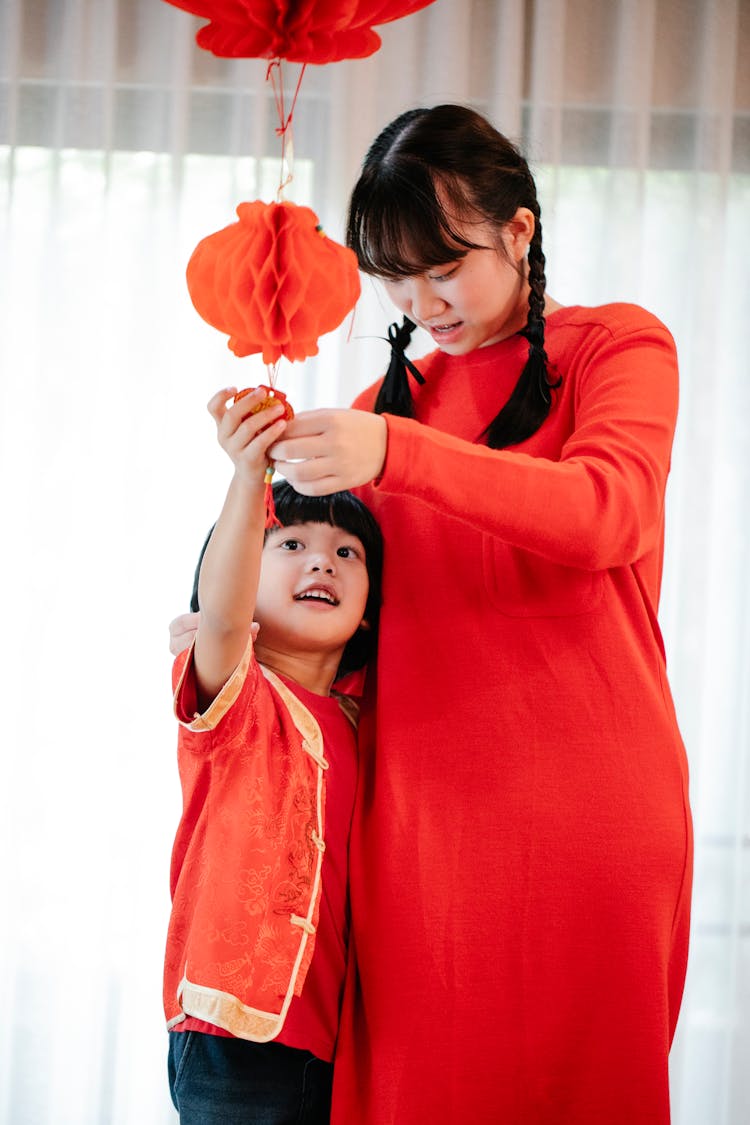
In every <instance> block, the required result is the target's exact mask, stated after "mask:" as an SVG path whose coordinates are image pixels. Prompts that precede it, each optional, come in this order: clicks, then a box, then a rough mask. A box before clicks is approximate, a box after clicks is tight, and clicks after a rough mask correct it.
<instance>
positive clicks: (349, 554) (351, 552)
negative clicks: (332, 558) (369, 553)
mask: <svg viewBox="0 0 750 1125" xmlns="http://www.w3.org/2000/svg"><path fill="white" fill-rule="evenodd" d="M336 554H337V555H338V556H339V558H340V559H356V558H359V553H358V551H357V549H356V547H338V548H337V549H336Z"/></svg>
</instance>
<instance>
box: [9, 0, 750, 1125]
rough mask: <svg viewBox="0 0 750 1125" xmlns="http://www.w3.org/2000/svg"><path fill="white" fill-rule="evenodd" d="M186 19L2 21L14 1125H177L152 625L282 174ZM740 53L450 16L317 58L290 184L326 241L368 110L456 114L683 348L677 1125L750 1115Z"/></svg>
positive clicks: (442, 4)
mask: <svg viewBox="0 0 750 1125" xmlns="http://www.w3.org/2000/svg"><path fill="white" fill-rule="evenodd" d="M198 25H199V22H198V21H194V20H192V19H191V18H190V17H189V16H188V15H186V14H185V13H184V12H180V11H178V10H177V9H175V8H172V7H170V6H168V5H167V4H164V3H161V0H23V2H22V0H3V4H2V5H0V216H1V218H0V373H1V374H0V408H1V411H0V426H1V429H0V434H1V436H2V445H1V448H0V490H1V493H2V529H3V550H2V555H1V557H2V587H1V588H2V592H3V599H4V605H3V615H2V619H3V629H2V683H3V687H4V693H3V694H4V699H3V721H2V743H3V759H2V761H3V777H2V785H1V786H0V833H2V844H3V846H2V861H1V864H2V866H1V868H0V880H1V881H0V896H1V901H2V904H3V906H2V911H0V938H1V940H2V952H1V954H0V1010H1V1011H2V1013H3V1019H2V1021H0V1123H2V1125H5V1123H7V1125H26V1123H28V1125H32V1123H33V1125H36V1123H44V1125H63V1123H64V1125H68V1123H70V1125H105V1123H106V1125H109V1123H113V1125H133V1123H135V1122H137V1123H138V1125H159V1123H164V1125H166V1123H167V1122H171V1121H173V1120H174V1114H173V1112H172V1109H171V1106H170V1103H169V1099H168V1095H167V1092H166V1082H165V1075H164V1055H165V1049H166V1043H165V1038H166V1037H165V1034H164V1031H163V1028H162V1017H161V1009H160V974H161V959H162V946H163V938H164V931H165V926H166V919H167V914H168V896H167V871H168V861H169V849H170V845H171V838H172V834H173V831H174V828H175V825H176V821H177V817H178V814H179V795H178V787H177V776H176V769H175V763H174V742H175V737H174V729H173V723H172V720H171V716H170V701H169V694H170V693H169V670H170V658H169V655H168V651H167V636H166V625H167V622H168V621H169V619H170V618H171V617H172V616H173V615H174V614H175V613H177V612H179V611H181V610H182V609H184V608H185V606H186V601H187V596H188V590H189V586H190V581H191V577H192V569H193V565H194V561H195V556H196V555H197V552H198V549H199V546H200V543H201V541H202V538H203V534H204V532H205V530H206V529H207V527H208V526H209V524H210V522H211V520H212V519H213V517H214V514H215V511H216V507H217V504H218V502H219V500H220V497H221V495H222V494H223V489H224V487H225V484H226V480H227V472H226V467H225V465H224V462H223V457H222V455H221V453H220V451H219V450H218V448H217V447H216V446H215V442H214V437H213V427H212V424H211V422H210V419H209V418H208V416H207V415H206V414H205V412H204V404H205V402H206V400H207V399H208V398H209V396H210V394H211V393H212V392H213V391H214V390H215V389H216V388H217V387H219V386H222V385H227V384H230V383H240V384H242V383H250V382H252V381H257V378H258V376H259V375H260V374H261V373H262V372H263V369H262V367H261V366H260V365H259V363H258V361H257V360H254V359H247V360H242V361H238V360H237V359H235V358H234V357H233V356H232V355H231V354H230V353H229V352H228V350H227V348H226V346H225V342H224V337H223V336H221V335H220V334H219V333H217V332H215V331H214V330H213V329H211V328H209V327H208V326H207V325H205V324H204V323H203V322H202V321H201V320H200V318H199V317H198V316H197V314H196V313H195V312H194V311H193V309H192V306H191V305H190V302H189V298H188V295H187V290H186V288H185V284H184V267H185V263H186V261H187V257H188V256H189V253H190V252H191V250H192V248H193V247H194V245H195V244H196V242H197V241H198V240H199V239H200V238H202V237H203V236H204V235H205V234H207V233H210V232H211V231H213V230H216V229H218V227H220V226H223V225H225V224H226V223H228V222H230V221H232V220H233V218H234V208H235V206H236V205H237V203H238V202H240V201H241V200H242V199H248V198H254V197H256V196H257V195H265V196H266V197H270V196H271V195H272V194H273V190H274V188H275V184H276V182H277V178H278V165H277V158H278V155H279V142H278V138H276V136H275V135H274V126H275V124H276V117H275V110H274V106H273V100H272V98H271V96H270V91H269V90H268V88H267V85H266V83H265V81H264V79H265V66H264V64H263V63H262V62H260V61H258V60H240V61H235V62H231V61H221V60H215V59H213V58H211V57H210V56H208V55H206V54H205V53H204V52H201V51H199V50H198V49H197V48H196V47H195V45H194V41H193V34H194V31H195V28H196V27H197V26H198ZM749 45H750V5H749V4H748V2H747V0H713V2H710V0H619V2H613V3H611V4H602V3H599V2H598V0H536V2H531V0H526V2H524V0H466V2H463V0H462V2H458V0H436V3H435V4H433V5H432V6H431V7H430V8H428V9H426V10H425V11H423V12H421V13H419V14H417V15H415V16H412V17H409V18H408V19H405V20H403V21H400V22H399V23H397V24H393V25H391V26H389V27H387V28H385V29H383V47H382V49H381V50H380V51H379V52H378V54H376V55H375V56H373V57H372V58H371V59H369V60H361V61H356V62H354V61H352V62H346V63H341V64H338V65H335V66H329V67H323V68H315V67H312V68H309V69H308V71H307V73H306V74H305V77H304V80H303V84H302V92H301V94H300V99H299V103H298V110H297V113H296V116H295V153H296V160H295V181H294V189H293V197H294V198H296V199H298V200H299V201H302V202H308V203H310V204H311V205H312V206H313V207H314V208H315V209H316V211H317V212H318V214H319V215H320V216H321V219H322V221H323V222H324V224H325V226H326V228H327V230H328V232H329V233H330V234H332V235H333V236H335V237H340V236H341V232H342V222H343V214H344V208H345V202H346V197H347V193H348V190H349V188H350V186H351V184H352V183H353V180H354V178H355V175H356V171H357V168H358V165H359V163H360V161H361V158H362V155H363V153H364V150H365V148H366V146H367V144H368V143H369V141H370V140H371V139H372V138H373V137H374V135H375V133H376V132H377V131H378V129H379V128H380V127H381V126H382V125H383V124H385V123H386V121H387V120H389V119H390V118H391V117H392V116H393V115H394V114H396V113H397V112H399V111H400V110H402V109H405V108H408V107H409V106H410V105H412V104H418V103H421V104H432V103H435V102H437V101H441V100H450V101H465V102H466V101H467V102H471V103H472V104H475V105H476V106H477V107H478V108H480V109H482V110H484V111H486V112H487V113H488V114H489V115H490V116H491V117H492V118H493V120H494V121H495V122H496V123H497V124H498V126H499V127H500V128H501V129H503V130H504V131H505V132H507V133H509V134H510V135H512V136H514V137H517V138H518V139H520V140H521V141H522V143H523V145H524V147H525V148H526V150H527V152H528V153H529V154H530V156H531V158H532V160H533V163H534V166H535V169H536V172H537V174H538V179H539V184H540V191H541V196H542V211H543V217H544V231H545V247H546V251H547V255H548V265H549V279H550V291H551V292H552V293H553V295H554V296H555V297H556V298H557V299H558V300H561V301H564V302H566V303H599V302H602V301H607V300H610V299H615V298H616V299H625V300H634V301H639V302H641V303H642V304H645V305H646V306H648V307H650V308H651V309H653V311H655V312H656V313H657V314H659V315H660V316H661V317H662V318H663V319H664V320H665V321H666V322H667V324H668V325H669V326H670V328H671V329H672V331H673V332H674V335H675V337H676V339H677V342H678V347H679V352H680V357H681V367H682V402H681V413H680V419H679V429H678V436H677V442H676V447H675V454H674V465H673V474H672V480H671V484H670V491H669V495H668V518H669V535H668V544H667V565H666V573H665V581H664V596H663V604H662V624H663V627H664V630H665V634H666V638H667V643H668V648H669V659H670V670H671V680H672V684H673V688H674V692H675V695H676V700H677V706H678V712H679V715H680V720H681V725H682V729H683V733H684V736H685V740H686V743H687V746H688V750H689V755H690V761H691V769H692V798H693V806H694V812H695V821H696V835H697V856H696V861H697V862H696V890H695V905H694V926H693V938H692V951H691V962H690V969H689V978H688V987H687V992H686V997H685V1004H684V1008H683V1014H682V1020H681V1026H680V1029H679V1032H678V1039H677V1043H676V1046H675V1050H674V1053H673V1091H674V1097H673V1101H674V1119H675V1121H676V1122H677V1123H678V1125H741V1123H744V1122H746V1121H747V1120H748V1119H749V1115H750V1076H749V1075H748V1067H747V1060H748V1058H749V1057H750V865H749V864H748V856H749V855H750V762H749V758H750V729H749V722H748V719H749V716H748V684H749V683H750V597H749V595H748V583H747V577H748V574H750V520H749V519H748V511H750V455H749V454H748V439H749V437H750V384H749V382H748V379H747V377H746V366H747V358H746V357H747V356H748V354H750V340H749V339H748V336H749V335H750V329H749V328H748V325H749V323H750V315H749V314H750V307H748V285H747V266H746V263H747V261H748V257H749V256H750V230H749V227H750V218H749V216H750V144H749V143H748V142H749V140H750V68H748V65H747V62H748V46H749ZM288 80H289V82H290V84H293V83H294V81H296V73H294V69H293V68H292V70H291V71H290V73H289V77H288ZM390 318H391V311H390V310H389V307H388V304H387V302H386V301H385V298H384V297H382V296H381V295H380V294H379V293H378V292H377V290H376V289H375V288H374V287H373V286H372V285H370V283H368V282H365V286H364V295H363V298H362V301H361V302H360V305H359V307H358V309H357V312H356V315H355V316H354V318H353V319H350V320H349V321H347V323H346V324H345V325H344V326H343V327H342V328H341V329H340V330H339V331H338V332H336V333H333V334H331V335H330V336H328V337H326V338H325V339H324V340H323V341H322V343H321V355H320V357H318V358H317V359H316V360H313V361H310V362H309V363H307V364H306V365H294V366H292V365H288V366H287V367H286V368H284V369H282V371H281V373H280V379H279V383H280V385H281V386H282V387H283V388H284V389H286V390H288V391H289V393H290V395H291V397H292V400H293V401H294V403H295V405H296V406H299V407H300V408H304V407H306V406H311V405H331V404H345V403H347V402H348V401H349V400H350V399H351V398H352V397H353V395H354V394H355V393H356V391H357V390H358V389H359V388H361V387H362V386H363V385H364V384H365V383H367V382H369V381H371V380H372V378H374V377H375V375H377V374H378V373H379V372H380V371H381V370H382V369H383V367H384V365H385V363H386V359H387V357H386V348H385V345H384V344H383V343H381V342H380V341H378V340H377V339H372V337H377V336H382V335H383V334H384V329H385V327H386V325H387V323H388V321H389V319H390ZM415 353H416V354H418V348H415ZM634 705H637V701H634Z"/></svg>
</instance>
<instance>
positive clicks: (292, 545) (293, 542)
mask: <svg viewBox="0 0 750 1125" xmlns="http://www.w3.org/2000/svg"><path fill="white" fill-rule="evenodd" d="M301 546H302V544H301V543H300V541H299V539H284V540H282V542H281V547H282V549H283V550H284V551H298V550H299V548H300V547H301Z"/></svg>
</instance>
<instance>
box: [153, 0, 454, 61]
mask: <svg viewBox="0 0 750 1125" xmlns="http://www.w3.org/2000/svg"><path fill="white" fill-rule="evenodd" d="M167 3H169V4H173V5H174V6H175V7H176V8H182V9H183V10H184V11H186V12H191V13H192V14H193V15H195V16H200V17H202V18H204V19H208V20H209V23H208V24H207V25H206V26H205V27H202V28H201V29H200V31H199V32H198V34H197V36H196V41H197V43H198V46H199V47H203V48H204V49H205V50H206V51H211V52H212V53H213V54H214V55H220V56H222V57H224V58H236V57H241V58H261V59H287V60H288V61H289V62H298V63H330V62H338V61H339V60H340V59H361V58H365V57H366V56H367V55H372V54H374V52H375V51H377V50H378V48H379V47H380V43H381V40H380V36H379V35H378V34H377V33H376V32H375V31H373V26H372V25H373V24H384V23H390V22H391V21H392V20H397V19H401V17H402V16H408V15H410V14H411V13H412V12H416V11H419V9H420V8H426V7H427V6H428V5H429V4H432V3H434V0H167Z"/></svg>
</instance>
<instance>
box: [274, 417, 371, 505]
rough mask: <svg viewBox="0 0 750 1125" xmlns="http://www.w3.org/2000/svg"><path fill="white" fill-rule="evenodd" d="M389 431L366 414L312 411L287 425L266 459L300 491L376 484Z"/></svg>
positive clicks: (323, 492) (317, 492)
mask: <svg viewBox="0 0 750 1125" xmlns="http://www.w3.org/2000/svg"><path fill="white" fill-rule="evenodd" d="M387 442H388V428H387V425H386V421H385V418H383V417H382V416H381V415H380V414H370V413H368V412H366V411H364V410H308V411H306V412H304V413H302V414H298V415H297V416H296V417H295V418H294V419H293V420H292V421H291V422H289V423H287V427H286V430H285V432H284V436H283V438H282V439H281V441H278V440H277V441H276V442H275V444H274V445H272V446H271V447H270V448H269V449H268V456H269V457H270V458H271V459H272V461H273V462H275V463H276V464H277V465H278V466H279V471H280V472H281V473H282V475H283V476H285V477H286V479H287V480H288V481H289V483H290V484H291V485H292V487H293V488H295V489H296V490H297V492H301V493H303V494H304V495H305V496H325V495H327V494H328V493H329V492H340V491H342V490H343V489H346V488H356V487H357V485H360V484H367V482H368V481H371V480H374V478H375V477H377V476H379V475H380V473H381V472H382V470H383V464H384V463H385V452H386V446H387Z"/></svg>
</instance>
